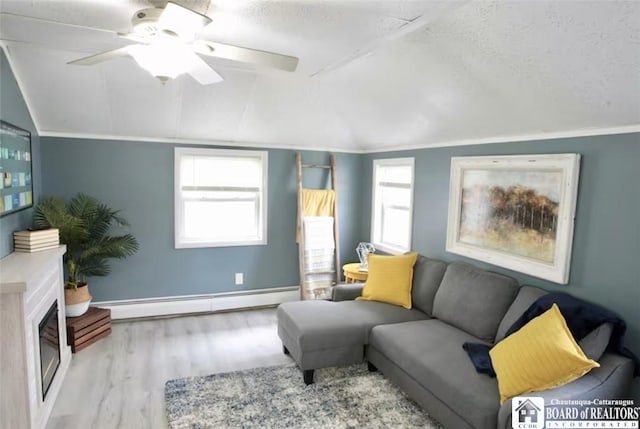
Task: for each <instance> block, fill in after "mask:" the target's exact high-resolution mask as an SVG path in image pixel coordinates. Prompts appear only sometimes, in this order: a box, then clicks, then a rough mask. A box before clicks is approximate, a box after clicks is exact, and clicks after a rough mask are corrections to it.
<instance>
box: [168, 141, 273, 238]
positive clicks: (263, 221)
mask: <svg viewBox="0 0 640 429" xmlns="http://www.w3.org/2000/svg"><path fill="white" fill-rule="evenodd" d="M198 155H200V156H213V157H225V158H259V159H260V161H261V163H262V181H261V191H260V194H259V204H260V207H259V208H258V210H257V221H258V231H259V233H260V232H261V234H260V237H259V238H257V239H255V240H237V241H236V240H232V241H229V240H225V241H211V240H202V241H193V240H185V239H184V238H183V237H182V235H181V232H182V231H183V229H182V227H183V225H184V211H183V204H182V203H183V201H184V197H183V195H182V189H181V187H180V173H181V170H180V162H181V160H182V157H183V156H198ZM173 159H174V170H173V178H174V189H173V196H174V227H173V231H174V248H176V249H190V248H202V247H236V246H261V245H266V244H267V230H268V218H267V214H268V177H269V153H268V152H267V151H256V150H236V149H218V148H194V147H176V148H174V155H173Z"/></svg>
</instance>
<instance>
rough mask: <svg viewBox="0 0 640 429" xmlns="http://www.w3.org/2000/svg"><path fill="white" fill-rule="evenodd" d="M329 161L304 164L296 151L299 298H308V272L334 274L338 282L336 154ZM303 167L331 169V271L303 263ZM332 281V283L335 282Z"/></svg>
mask: <svg viewBox="0 0 640 429" xmlns="http://www.w3.org/2000/svg"><path fill="white" fill-rule="evenodd" d="M330 162H331V163H330V164H329V165H319V164H304V163H303V162H302V155H301V154H300V152H296V173H297V179H298V228H299V234H298V236H299V239H298V259H299V263H300V299H302V300H304V299H309V298H310V297H309V296H307V295H306V294H305V280H306V276H307V275H308V274H335V283H340V240H339V230H340V228H339V224H338V180H337V171H336V170H337V168H336V156H335V155H334V154H331V161H330ZM305 168H323V169H330V170H331V189H332V190H333V192H334V207H333V239H334V242H335V269H334V270H331V271H324V272H318V271H312V272H308V271H305V264H304V250H305V239H304V231H303V228H304V225H303V223H302V222H303V217H304V216H303V208H304V204H303V197H302V189H303V186H302V171H303V169H305ZM335 283H334V284H335Z"/></svg>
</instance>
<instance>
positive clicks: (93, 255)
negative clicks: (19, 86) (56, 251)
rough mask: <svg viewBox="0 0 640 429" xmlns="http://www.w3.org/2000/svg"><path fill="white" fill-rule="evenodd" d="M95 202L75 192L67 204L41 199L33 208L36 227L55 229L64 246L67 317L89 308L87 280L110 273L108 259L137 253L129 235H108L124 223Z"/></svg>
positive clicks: (103, 205) (117, 213)
mask: <svg viewBox="0 0 640 429" xmlns="http://www.w3.org/2000/svg"><path fill="white" fill-rule="evenodd" d="M119 213H120V211H119V210H113V209H111V208H110V207H109V206H107V205H106V204H104V203H102V202H100V201H99V200H98V199H96V198H94V197H91V196H89V195H86V194H82V193H79V194H77V195H76V196H74V197H73V198H71V199H70V200H69V201H68V202H65V201H64V200H63V199H62V198H58V197H43V198H42V199H41V200H40V202H39V203H38V205H37V206H36V208H35V209H34V224H35V226H36V228H39V229H43V228H58V230H59V233H60V242H61V243H62V244H66V245H67V252H66V253H65V255H64V257H63V261H64V264H65V271H66V274H67V281H66V282H65V286H64V289H65V291H64V292H65V293H64V299H65V310H66V315H67V317H77V316H81V315H82V314H84V313H85V312H86V311H87V310H88V309H89V303H90V302H91V294H90V293H89V285H88V283H87V281H86V279H87V277H93V276H106V275H108V274H109V272H110V271H111V267H110V266H109V259H112V258H118V259H123V258H126V257H127V256H130V255H133V254H134V253H135V252H136V251H137V250H138V241H137V240H136V239H135V238H134V237H133V236H132V235H131V234H124V235H118V236H110V235H109V232H110V230H111V228H112V227H113V226H116V225H117V226H127V225H128V223H127V221H126V220H125V219H123V218H122V217H121V216H120V215H119Z"/></svg>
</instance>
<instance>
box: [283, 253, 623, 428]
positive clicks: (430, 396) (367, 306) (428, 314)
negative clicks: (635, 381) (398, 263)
mask: <svg viewBox="0 0 640 429" xmlns="http://www.w3.org/2000/svg"><path fill="white" fill-rule="evenodd" d="M361 289H362V284H356V285H353V284H352V285H339V286H337V287H336V288H335V290H334V296H333V301H298V302H289V303H285V304H282V305H280V306H279V307H278V310H277V318H278V334H279V336H280V338H281V340H282V343H283V346H284V351H285V353H289V354H291V357H292V358H293V359H294V360H295V362H296V363H297V365H298V366H299V367H300V369H301V370H302V372H303V376H304V381H305V382H306V383H312V382H313V371H314V370H315V369H317V368H324V367H329V366H342V365H349V364H354V363H360V362H363V361H365V360H366V361H367V362H368V363H369V365H370V369H372V370H373V369H375V368H377V369H379V370H380V371H381V372H382V373H383V374H384V375H385V376H386V377H387V378H389V379H390V380H391V381H392V382H394V383H395V384H396V385H398V386H399V387H400V388H402V389H403V390H404V391H405V392H406V393H407V394H408V395H409V396H410V397H411V398H412V399H413V400H415V401H416V402H417V403H418V404H420V405H421V406H422V407H423V408H424V409H425V410H426V411H427V412H428V413H429V414H430V415H431V416H432V417H434V418H435V419H436V420H438V421H439V422H440V423H441V424H442V425H443V426H444V427H445V428H456V429H458V428H492V429H493V428H496V427H497V428H500V429H503V428H511V401H507V402H505V403H504V404H503V405H502V406H501V405H500V395H499V392H498V384H497V381H496V379H495V378H491V377H489V376H487V375H484V374H479V373H478V372H476V370H475V368H474V366H473V365H472V363H471V361H470V359H469V357H468V356H467V353H466V352H465V351H464V350H463V348H462V345H463V344H464V343H465V342H477V343H478V342H479V343H486V344H493V343H496V342H498V341H500V340H501V339H502V338H503V337H504V335H505V333H506V331H507V330H508V328H509V327H510V326H511V325H512V324H513V323H514V322H515V321H516V320H517V319H518V318H519V317H520V315H522V313H523V312H524V311H525V310H526V309H527V308H528V307H529V306H530V305H531V304H532V303H533V302H534V301H535V300H536V299H537V298H538V297H540V296H542V295H543V294H545V293H547V292H546V291H544V290H542V289H539V288H535V287H531V286H522V287H520V286H519V285H518V283H517V281H516V280H515V279H513V278H510V277H507V276H504V275H501V274H497V273H492V272H489V271H485V270H481V269H478V268H476V267H473V266H472V265H469V264H465V263H461V262H454V263H451V264H446V263H445V262H442V261H438V260H434V259H429V258H426V257H424V256H419V257H418V260H417V262H416V264H415V266H414V276H413V288H412V302H413V308H412V309H411V310H406V309H404V308H402V307H398V306H394V305H389V304H385V303H380V302H373V301H355V300H354V299H355V298H356V297H357V296H360V292H361ZM590 337H592V336H591V335H590ZM607 339H608V337H607ZM585 340H586V338H585ZM592 340H593V338H591V341H592ZM581 345H582V344H581ZM586 346H587V344H585V348H586ZM585 351H586V350H585ZM601 351H602V349H601ZM598 361H599V363H600V365H601V366H600V367H599V368H595V369H593V370H592V371H590V372H589V373H588V374H586V375H585V376H583V377H581V378H580V379H578V380H575V381H573V382H571V383H568V384H566V385H564V386H561V387H559V388H555V389H551V390H548V391H545V392H537V393H536V396H542V397H545V399H550V398H565V399H580V398H590V399H593V398H617V397H623V396H624V395H625V394H627V392H628V389H629V388H630V384H631V380H632V377H633V371H634V364H633V362H632V361H631V360H630V359H628V358H626V357H623V356H621V355H618V354H613V353H610V352H605V353H604V354H603V355H602V357H600V358H599V359H598Z"/></svg>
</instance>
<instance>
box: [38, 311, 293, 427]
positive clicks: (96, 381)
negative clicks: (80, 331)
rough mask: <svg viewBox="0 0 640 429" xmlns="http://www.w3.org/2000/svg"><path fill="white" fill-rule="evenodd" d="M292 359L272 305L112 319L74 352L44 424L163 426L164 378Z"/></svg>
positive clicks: (205, 373) (229, 369) (245, 367)
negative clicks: (102, 333)
mask: <svg viewBox="0 0 640 429" xmlns="http://www.w3.org/2000/svg"><path fill="white" fill-rule="evenodd" d="M290 362H292V361H291V359H290V358H289V357H288V356H285V355H284V354H283V353H282V343H281V342H280V339H279V338H278V335H277V333H276V317H275V309H274V308H268V309H259V310H246V311H237V312H232V313H218V314H209V315H201V316H185V317H177V318H171V319H156V320H141V321H130V322H114V323H113V332H112V333H111V335H110V336H109V337H107V338H105V339H102V340H100V341H98V342H97V343H95V344H93V345H91V346H89V347H87V348H86V349H84V350H81V351H80V352H78V353H76V354H74V355H73V360H72V362H71V368H70V369H69V372H68V373H67V376H66V379H65V381H64V384H63V386H62V391H61V392H60V395H59V396H58V399H57V401H56V403H55V406H54V408H53V412H52V415H51V418H50V419H49V424H48V425H47V429H115V428H118V429H129V428H131V429H144V428H153V429H162V428H166V427H167V424H166V418H165V412H164V384H165V382H166V381H167V380H170V379H173V378H180V377H189V376H196V375H207V374H213V373H218V372H228V371H234V370H241V369H248V368H256V367H261V366H272V365H282V364H285V363H290ZM301 377H302V376H301Z"/></svg>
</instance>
